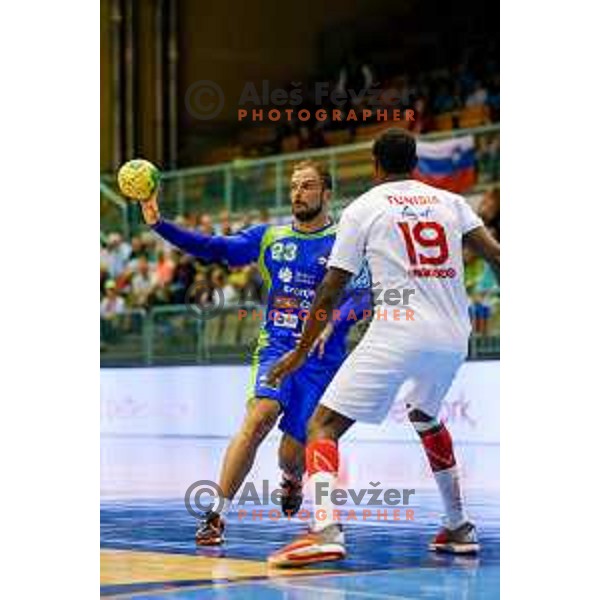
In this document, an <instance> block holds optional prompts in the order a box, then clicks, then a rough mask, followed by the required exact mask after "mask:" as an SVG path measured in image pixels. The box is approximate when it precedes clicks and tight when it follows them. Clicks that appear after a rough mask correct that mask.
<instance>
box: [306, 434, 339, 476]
mask: <svg viewBox="0 0 600 600" xmlns="http://www.w3.org/2000/svg"><path fill="white" fill-rule="evenodd" d="M339 464H340V459H339V454H338V447H337V443H336V442H334V441H333V440H315V441H314V442H309V444H308V445H307V446H306V470H307V471H308V476H309V477H310V476H311V475H314V474H315V473H319V472H322V471H325V472H328V473H337V472H338V468H339Z"/></svg>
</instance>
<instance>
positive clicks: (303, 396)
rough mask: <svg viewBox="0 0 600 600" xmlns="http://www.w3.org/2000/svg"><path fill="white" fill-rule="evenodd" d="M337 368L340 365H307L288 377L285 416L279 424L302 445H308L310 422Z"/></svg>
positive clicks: (284, 405)
mask: <svg viewBox="0 0 600 600" xmlns="http://www.w3.org/2000/svg"><path fill="white" fill-rule="evenodd" d="M337 367H338V365H334V366H325V365H324V366H322V367H319V366H318V365H307V366H304V367H301V368H300V369H299V370H298V371H296V372H295V373H292V375H290V376H289V377H288V379H287V383H288V386H289V387H288V388H287V391H288V393H287V395H286V401H285V403H284V404H283V405H282V408H283V416H282V417H281V421H280V423H279V428H280V429H281V431H283V433H284V434H286V435H288V436H291V437H293V438H294V439H295V440H296V441H297V442H298V443H300V444H305V443H306V436H307V429H308V422H309V420H310V418H311V416H312V414H313V413H314V411H315V408H316V407H317V405H318V403H319V400H320V399H321V396H322V395H323V392H324V391H325V389H326V388H327V385H328V384H329V382H330V381H331V379H332V378H333V376H334V374H335V372H336V370H337ZM284 383H285V381H284Z"/></svg>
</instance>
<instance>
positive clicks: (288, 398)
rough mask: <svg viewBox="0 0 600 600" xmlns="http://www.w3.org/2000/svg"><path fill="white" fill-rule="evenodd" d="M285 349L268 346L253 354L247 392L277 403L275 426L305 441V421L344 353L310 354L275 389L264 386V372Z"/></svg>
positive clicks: (336, 369)
mask: <svg viewBox="0 0 600 600" xmlns="http://www.w3.org/2000/svg"><path fill="white" fill-rule="evenodd" d="M288 350H289V348H287V349H278V350H277V349H274V348H270V347H268V348H263V349H261V350H260V352H258V353H257V355H255V364H254V366H253V369H252V379H251V381H250V388H249V390H248V393H249V397H250V398H270V399H272V400H276V401H277V402H279V404H280V406H281V412H282V416H281V420H280V421H279V429H281V431H283V432H284V433H286V434H288V435H290V436H292V437H293V438H294V439H295V440H296V441H298V442H300V443H301V444H305V443H306V427H307V425H308V421H309V420H310V418H311V416H312V414H313V412H314V410H315V408H316V407H317V404H318V403H319V400H320V399H321V396H322V395H323V392H324V391H325V390H326V389H327V386H328V385H329V383H330V382H331V380H332V379H333V376H334V375H335V374H336V372H337V371H338V369H339V368H340V366H341V364H342V362H344V358H345V356H339V357H338V356H331V355H329V356H326V357H324V358H323V359H319V358H318V357H317V356H316V355H313V356H311V357H309V358H308V360H307V361H306V362H305V363H304V365H302V367H300V368H299V369H298V370H297V371H294V373H292V374H291V375H289V376H288V377H286V378H285V379H284V380H283V383H282V384H281V386H280V387H279V388H275V387H271V386H269V385H267V384H266V376H267V374H268V372H269V371H270V369H271V367H272V366H273V365H274V364H275V363H276V362H277V361H278V360H279V359H280V358H281V356H283V354H284V353H285V352H287V351H288Z"/></svg>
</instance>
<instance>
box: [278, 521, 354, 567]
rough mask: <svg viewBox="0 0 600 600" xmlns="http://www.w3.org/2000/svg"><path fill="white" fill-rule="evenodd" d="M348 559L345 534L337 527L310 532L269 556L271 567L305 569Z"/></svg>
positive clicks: (330, 526)
mask: <svg viewBox="0 0 600 600" xmlns="http://www.w3.org/2000/svg"><path fill="white" fill-rule="evenodd" d="M343 558H346V547H345V545H344V532H343V531H342V528H341V527H340V526H339V525H337V524H334V525H329V527H326V528H325V529H323V530H322V531H309V532H308V533H306V534H304V535H303V536H301V537H299V538H298V539H297V540H296V541H294V542H292V543H291V544H288V545H287V546H285V548H282V549H281V550H278V551H277V552H275V553H274V554H271V556H269V561H268V563H269V566H271V567H304V566H306V565H312V564H314V563H319V562H325V561H332V560H342V559H343Z"/></svg>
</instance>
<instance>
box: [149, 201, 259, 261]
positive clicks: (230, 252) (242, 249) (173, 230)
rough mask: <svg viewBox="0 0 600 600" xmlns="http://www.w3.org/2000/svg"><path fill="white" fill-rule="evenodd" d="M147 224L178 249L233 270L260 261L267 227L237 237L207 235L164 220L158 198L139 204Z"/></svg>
mask: <svg viewBox="0 0 600 600" xmlns="http://www.w3.org/2000/svg"><path fill="white" fill-rule="evenodd" d="M140 204H141V208H142V215H143V216H144V221H146V224H147V225H149V226H150V227H152V229H153V230H154V231H156V233H158V234H159V235H160V236H161V237H162V238H164V239H165V240H167V241H168V242H169V243H171V244H173V246H176V247H177V248H179V249H181V250H183V251H184V252H187V253H188V254H191V255H192V256H195V257H196V258H201V259H202V260H205V261H207V262H221V261H225V262H227V263H228V264H229V265H230V266H232V267H237V266H241V265H246V264H248V263H251V262H254V261H256V260H257V259H258V257H259V254H260V243H261V240H262V237H263V234H264V232H265V229H266V228H267V226H266V225H258V226H256V227H250V228H249V229H247V230H245V231H241V232H240V233H237V234H235V235H228V236H222V235H204V234H202V233H199V232H197V231H190V230H188V229H184V228H182V227H179V226H178V225H175V224H174V223H171V222H170V221H166V220H164V219H163V218H162V217H161V216H160V211H159V209H158V200H157V194H154V195H153V196H151V197H150V198H148V199H147V200H144V201H143V202H141V203H140Z"/></svg>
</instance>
